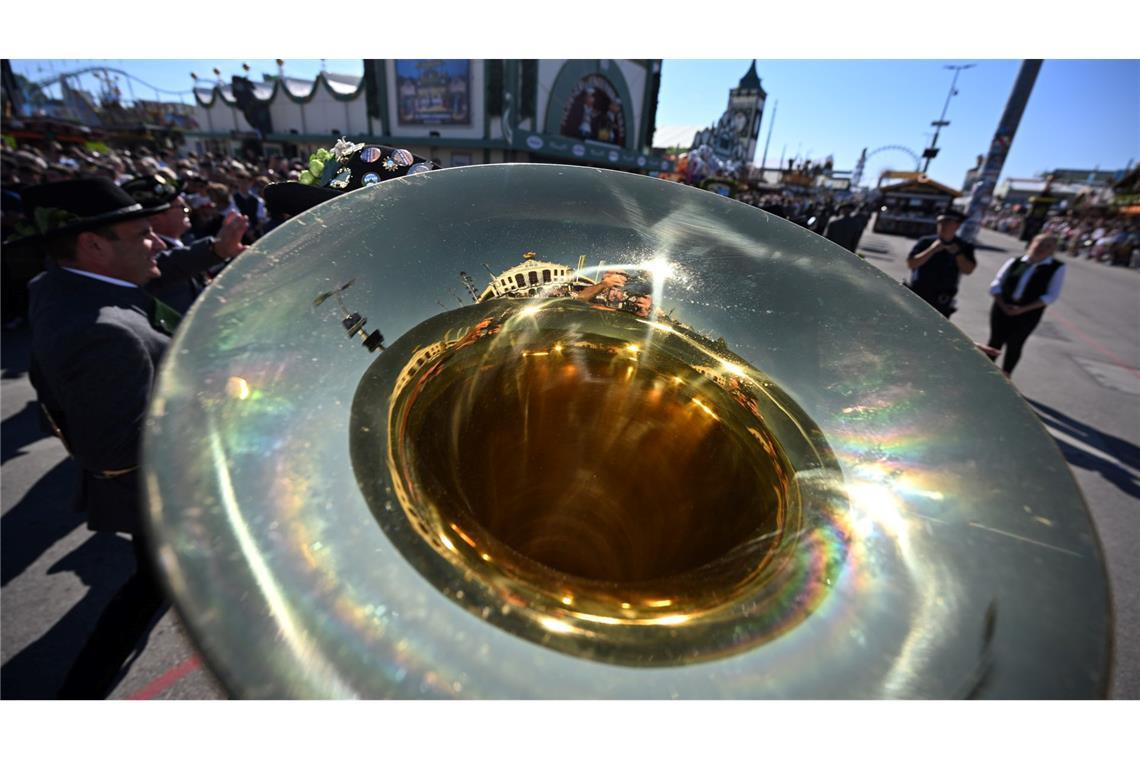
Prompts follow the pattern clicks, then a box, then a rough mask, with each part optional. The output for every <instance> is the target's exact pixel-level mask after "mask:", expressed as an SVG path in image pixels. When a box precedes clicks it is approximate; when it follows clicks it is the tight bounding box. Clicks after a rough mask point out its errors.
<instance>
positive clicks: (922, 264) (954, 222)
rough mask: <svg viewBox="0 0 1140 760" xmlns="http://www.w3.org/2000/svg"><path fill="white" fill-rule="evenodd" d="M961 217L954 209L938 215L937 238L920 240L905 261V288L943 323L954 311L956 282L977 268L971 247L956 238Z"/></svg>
mask: <svg viewBox="0 0 1140 760" xmlns="http://www.w3.org/2000/svg"><path fill="white" fill-rule="evenodd" d="M964 219H965V216H964V215H963V214H962V213H961V212H959V211H955V210H954V209H948V210H946V211H943V212H942V213H941V214H939V215H938V219H937V222H936V227H935V229H936V230H937V232H938V234H937V235H931V236H928V237H924V238H920V239H919V241H918V242H917V243H915V244H914V248H912V249H911V251H910V253H909V254H908V255H907V257H906V266H907V268H908V269H909V270H910V282H909V283H907V287H909V288H910V289H911V290H913V291H914V292H915V293H916V294H917V295H918V296H919V297H920V298H922V300H924V301H926V302H927V303H928V304H930V305H931V306H933V307H934V308H935V309H937V310H938V311H939V313H941V314H942V316H944V317H946V318H947V319H949V318H950V315H951V314H953V313H954V312H955V311H957V310H958V309H957V307H956V306H955V303H954V300H955V299H954V297H955V296H956V295H957V294H958V280H959V279H960V278H961V276H962V275H964V274H970V273H971V272H973V271H974V269H975V268H976V267H977V266H978V262H977V259H975V258H974V246H973V245H971V244H970V243H967V242H966V241H965V240H963V239H962V238H960V237H958V227H959V226H960V225H961V224H962V221H963V220H964Z"/></svg>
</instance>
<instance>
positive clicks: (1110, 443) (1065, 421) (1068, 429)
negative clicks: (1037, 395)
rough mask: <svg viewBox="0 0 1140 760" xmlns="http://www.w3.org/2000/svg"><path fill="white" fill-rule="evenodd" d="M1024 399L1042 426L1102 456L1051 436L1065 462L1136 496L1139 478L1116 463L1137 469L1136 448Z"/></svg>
mask: <svg viewBox="0 0 1140 760" xmlns="http://www.w3.org/2000/svg"><path fill="white" fill-rule="evenodd" d="M1025 400H1026V402H1028V403H1029V405H1030V406H1032V407H1033V409H1034V411H1036V412H1037V416H1038V417H1039V418H1040V419H1041V422H1042V423H1044V425H1045V427H1046V428H1048V429H1049V430H1053V431H1057V432H1060V433H1064V434H1065V435H1067V436H1068V437H1070V438H1073V439H1075V440H1077V441H1080V442H1081V443H1082V444H1084V445H1085V446H1087V447H1088V448H1090V449H1095V450H1096V451H1099V452H1103V453H1104V455H1105V456H1104V457H1100V456H1096V455H1095V454H1093V453H1091V452H1089V451H1086V450H1085V449H1084V448H1078V447H1076V446H1073V445H1072V444H1071V443H1069V442H1068V441H1063V440H1060V439H1057V438H1054V440H1056V441H1057V445H1058V446H1059V447H1060V449H1061V453H1062V454H1063V455H1064V456H1065V461H1067V462H1068V463H1069V464H1070V465H1071V466H1073V467H1080V468H1081V469H1082V470H1092V471H1094V472H1099V473H1100V474H1101V476H1102V477H1103V478H1104V479H1105V480H1107V481H1108V482H1109V483H1112V484H1113V485H1114V486H1116V487H1117V488H1119V489H1120V490H1121V491H1123V492H1124V493H1126V494H1128V495H1129V496H1131V497H1132V498H1134V499H1140V478H1137V477H1136V476H1135V475H1134V474H1132V473H1131V472H1129V471H1128V470H1126V469H1124V467H1121V466H1120V464H1118V463H1123V464H1125V465H1127V466H1128V467H1130V468H1132V469H1135V470H1140V448H1137V447H1136V446H1135V445H1133V444H1132V443H1130V442H1128V441H1126V440H1124V439H1122V438H1117V437H1116V436H1114V435H1110V434H1108V433H1104V432H1102V431H1100V430H1097V429H1096V428H1094V427H1092V426H1090V425H1087V424H1085V423H1083V422H1081V421H1080V420H1075V419H1073V418H1072V417H1070V416H1069V415H1067V414H1065V413H1064V412H1060V411H1057V410H1056V409H1054V408H1053V407H1051V406H1047V405H1046V404H1042V403H1041V402H1040V401H1034V400H1033V399H1031V398H1026V399H1025Z"/></svg>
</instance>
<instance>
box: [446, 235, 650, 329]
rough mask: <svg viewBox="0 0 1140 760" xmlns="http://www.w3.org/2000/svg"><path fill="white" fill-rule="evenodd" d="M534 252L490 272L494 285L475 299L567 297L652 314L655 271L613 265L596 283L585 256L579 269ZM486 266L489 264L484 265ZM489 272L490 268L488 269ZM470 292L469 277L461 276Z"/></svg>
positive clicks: (644, 314)
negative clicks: (540, 258) (512, 264)
mask: <svg viewBox="0 0 1140 760" xmlns="http://www.w3.org/2000/svg"><path fill="white" fill-rule="evenodd" d="M536 256H537V254H536V253H535V252H534V251H527V252H526V253H524V254H523V262H522V263H521V264H516V265H515V266H513V267H511V268H510V269H507V270H506V271H504V272H501V273H499V274H494V273H491V282H490V284H489V285H487V287H486V288H485V289H484V290H483V292H482V293H481V294H480V295H479V296H478V298H477V299H476V300H477V301H478V302H480V303H482V302H484V301H490V300H494V299H498V298H565V297H573V298H577V299H579V300H581V301H587V302H589V303H590V304H592V305H594V306H597V307H599V308H606V309H612V310H615V311H624V312H628V313H630V314H633V315H635V316H638V317H649V316H651V315H652V313H653V288H654V283H653V278H654V272H653V271H652V270H650V269H642V268H641V267H639V266H637V265H613V266H611V267H610V268H605V267H593V269H600V274H601V277H600V279H598V280H595V279H593V278H591V277H589V276H587V275H586V274H585V272H586V271H588V270H587V269H586V266H585V264H586V257H585V256H581V257H579V258H578V266H577V267H574V268H571V267H569V266H567V265H565V264H558V263H554V262H550V261H540V260H538V259H537V258H536ZM484 266H486V265H484ZM487 271H488V272H490V271H491V270H490V268H488V270H487ZM460 276H461V279H462V280H463V282H464V285H465V286H467V287H468V289H469V290H470V285H469V281H470V277H468V276H467V274H466V273H465V272H461V273H460Z"/></svg>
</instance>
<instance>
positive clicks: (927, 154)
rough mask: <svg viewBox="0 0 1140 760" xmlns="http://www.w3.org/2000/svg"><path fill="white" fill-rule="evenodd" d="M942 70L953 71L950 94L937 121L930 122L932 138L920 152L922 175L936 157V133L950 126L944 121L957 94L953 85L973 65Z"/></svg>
mask: <svg viewBox="0 0 1140 760" xmlns="http://www.w3.org/2000/svg"><path fill="white" fill-rule="evenodd" d="M942 68H944V69H952V70H953V71H954V78H953V79H952V80H951V81H950V92H949V93H948V94H947V95H946V104H945V105H944V106H942V115H941V116H939V117H938V121H932V122H930V126H932V127H934V137H933V138H931V140H930V147H929V148H927V149H926V150H924V151H923V152H922V157H923V158H925V159H926V163H925V164H923V166H922V173H923V174H926V170H927V169H928V168H930V162H931V160H932V159H933V158H934V157H935V156H937V155H938V148H937V147H936V146H937V145H938V133H939V132H940V131H942V128H943V127H948V126H950V122H948V121H946V111H947V110H948V109H949V108H950V98H952V97H954V96H955V95H957V94H958V91H957V90H955V89H954V85H956V84H958V75H959V74H961V73H962V72H963V71H965V70H966V69H972V68H974V64H972V63H966V64H956V65H950V66H943V67H942Z"/></svg>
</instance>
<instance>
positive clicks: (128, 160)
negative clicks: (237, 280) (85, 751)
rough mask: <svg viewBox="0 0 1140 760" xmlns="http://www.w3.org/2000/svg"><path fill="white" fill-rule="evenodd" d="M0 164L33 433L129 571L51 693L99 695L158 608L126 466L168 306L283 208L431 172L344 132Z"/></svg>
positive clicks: (11, 301) (137, 490) (134, 465)
mask: <svg viewBox="0 0 1140 760" xmlns="http://www.w3.org/2000/svg"><path fill="white" fill-rule="evenodd" d="M3 160H4V186H3V193H4V204H3V208H4V226H5V229H4V249H3V263H4V288H5V293H4V305H5V307H6V309H11V312H9V313H12V314H13V315H14V316H13V317H12V319H13V321H17V320H22V319H25V318H26V320H27V322H28V323H29V326H30V328H31V329H30V332H31V350H30V357H29V359H30V362H29V371H28V378H29V380H30V382H31V384H32V386H33V388H34V389H35V392H36V398H37V401H38V407H39V410H40V412H41V415H42V420H41V421H42V423H43V428H44V431H45V432H50V433H52V434H54V435H55V436H57V437H58V438H59V439H60V441H61V442H62V444H63V446H64V448H65V449H66V450H67V452H68V454H69V455H70V456H71V457H72V459H73V460H74V461H75V462H76V464H77V465H78V467H77V471H78V472H77V474H78V483H77V484H76V488H75V492H74V493H75V506H76V508H77V509H79V510H80V511H82V512H84V513H85V514H86V516H87V526H88V528H90V529H91V530H94V531H102V532H109V533H125V534H128V535H130V536H131V538H132V546H133V549H134V555H135V572H134V574H133V575H132V576H131V577H130V579H129V580H128V581H127V582H126V583H125V584H124V585H123V586H122V587H121V588H120V589H119V590H118V592H117V593H116V594H115V595H114V597H113V598H112V599H111V602H110V603H109V605H108V606H107V608H106V609H105V610H104V611H103V613H102V615H101V616H100V618H99V620H98V622H97V623H96V625H95V627H94V630H93V631H92V632H91V634H90V636H89V637H88V639H87V641H86V643H85V644H84V646H83V648H82V650H81V651H80V653H79V655H78V656H77V658H76V659H75V661H74V663H73V664H72V665H71V668H70V670H69V671H68V673H67V676H66V678H65V679H64V682H63V684H62V686H61V687H60V689H59V690H58V692H57V696H59V697H60V698H80V699H93V698H102V697H105V696H106V695H107V694H109V693H110V692H111V690H112V689H113V688H114V685H115V684H116V682H117V680H118V678H119V677H120V676H121V673H122V666H123V664H124V662H126V661H127V659H128V657H129V656H130V654H131V652H132V650H133V649H134V648H135V646H136V645H137V643H138V642H139V641H140V640H141V639H142V637H143V636H144V635H145V632H146V630H147V629H148V628H149V626H150V625H151V624H152V623H153V621H154V620H155V619H156V617H157V616H158V615H159V614H160V613H161V611H162V610H163V609H164V608H165V606H166V604H167V602H166V599H165V595H164V593H163V592H162V589H161V588H160V584H159V583H158V580H157V577H156V576H155V574H154V569H153V565H152V558H153V556H154V553H153V551H152V550H151V548H150V547H149V546H148V536H147V533H146V531H145V529H144V527H143V510H142V503H141V499H142V497H141V479H140V470H139V464H140V459H141V451H140V446H141V440H142V428H143V421H144V420H145V418H146V413H147V406H148V404H149V401H150V396H151V393H152V390H153V388H154V384H155V379H156V377H157V372H158V368H159V366H160V363H161V361H162V359H163V357H164V356H165V353H166V351H167V349H168V348H169V346H170V343H171V340H172V338H173V336H174V334H175V331H176V330H177V328H178V325H179V323H180V322H181V319H182V316H183V315H184V314H185V313H186V312H187V310H188V309H189V308H190V306H191V305H192V304H193V303H194V301H195V300H196V299H197V297H198V296H199V295H200V294H201V293H202V292H203V291H204V289H205V287H206V286H207V285H208V283H209V281H210V280H211V279H212V278H213V277H214V276H216V275H217V274H218V272H220V271H221V269H222V268H224V267H226V266H227V265H228V264H229V262H230V261H232V260H233V259H234V258H235V257H237V256H239V255H241V253H242V252H243V251H244V250H245V249H246V247H247V245H248V244H250V243H252V242H253V241H255V240H256V239H257V238H259V237H260V236H261V235H263V234H265V232H267V231H268V230H270V229H272V228H273V227H274V226H276V225H277V224H280V223H281V222H282V221H284V220H285V219H287V218H289V217H290V216H293V215H296V214H299V213H302V212H304V211H306V210H308V209H309V208H312V207H313V206H315V205H317V204H319V203H322V202H324V201H326V200H329V199H330V198H332V197H336V196H337V195H338V194H340V193H343V192H349V191H352V190H355V189H359V188H361V187H363V186H365V185H369V184H374V183H375V182H379V181H381V180H383V179H391V178H395V177H400V176H405V175H407V174H412V173H418V172H420V171H430V170H432V169H434V168H437V167H436V166H435V165H434V164H433V163H432V162H430V161H428V160H426V159H423V158H419V157H416V156H414V155H412V153H411V152H409V151H407V150H402V149H393V148H389V147H386V146H375V145H372V146H366V145H364V144H354V143H350V142H348V141H345V140H343V139H341V140H338V141H337V143H336V145H334V146H332V149H331V150H326V149H321V150H320V151H318V152H317V154H315V155H314V156H313V157H310V158H309V161H308V164H307V166H306V167H305V168H303V169H302V167H301V165H300V164H297V163H294V162H290V161H288V160H283V159H278V158H269V159H264V160H258V161H253V162H250V161H247V162H242V161H237V160H233V159H219V158H215V157H212V156H205V157H202V158H175V157H174V156H173V155H171V154H170V153H168V152H161V151H160V152H158V153H151V152H150V151H146V150H142V149H140V150H138V151H131V152H128V151H122V152H119V153H113V154H108V153H91V152H89V151H85V150H83V149H81V148H76V147H72V148H69V149H64V148H63V147H62V146H60V145H59V144H57V143H52V144H49V145H47V146H46V147H44V148H42V149H35V148H30V149H23V150H15V151H5V152H4V154H3ZM5 316H6V317H7V316H8V315H7V314H6V315H5Z"/></svg>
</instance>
